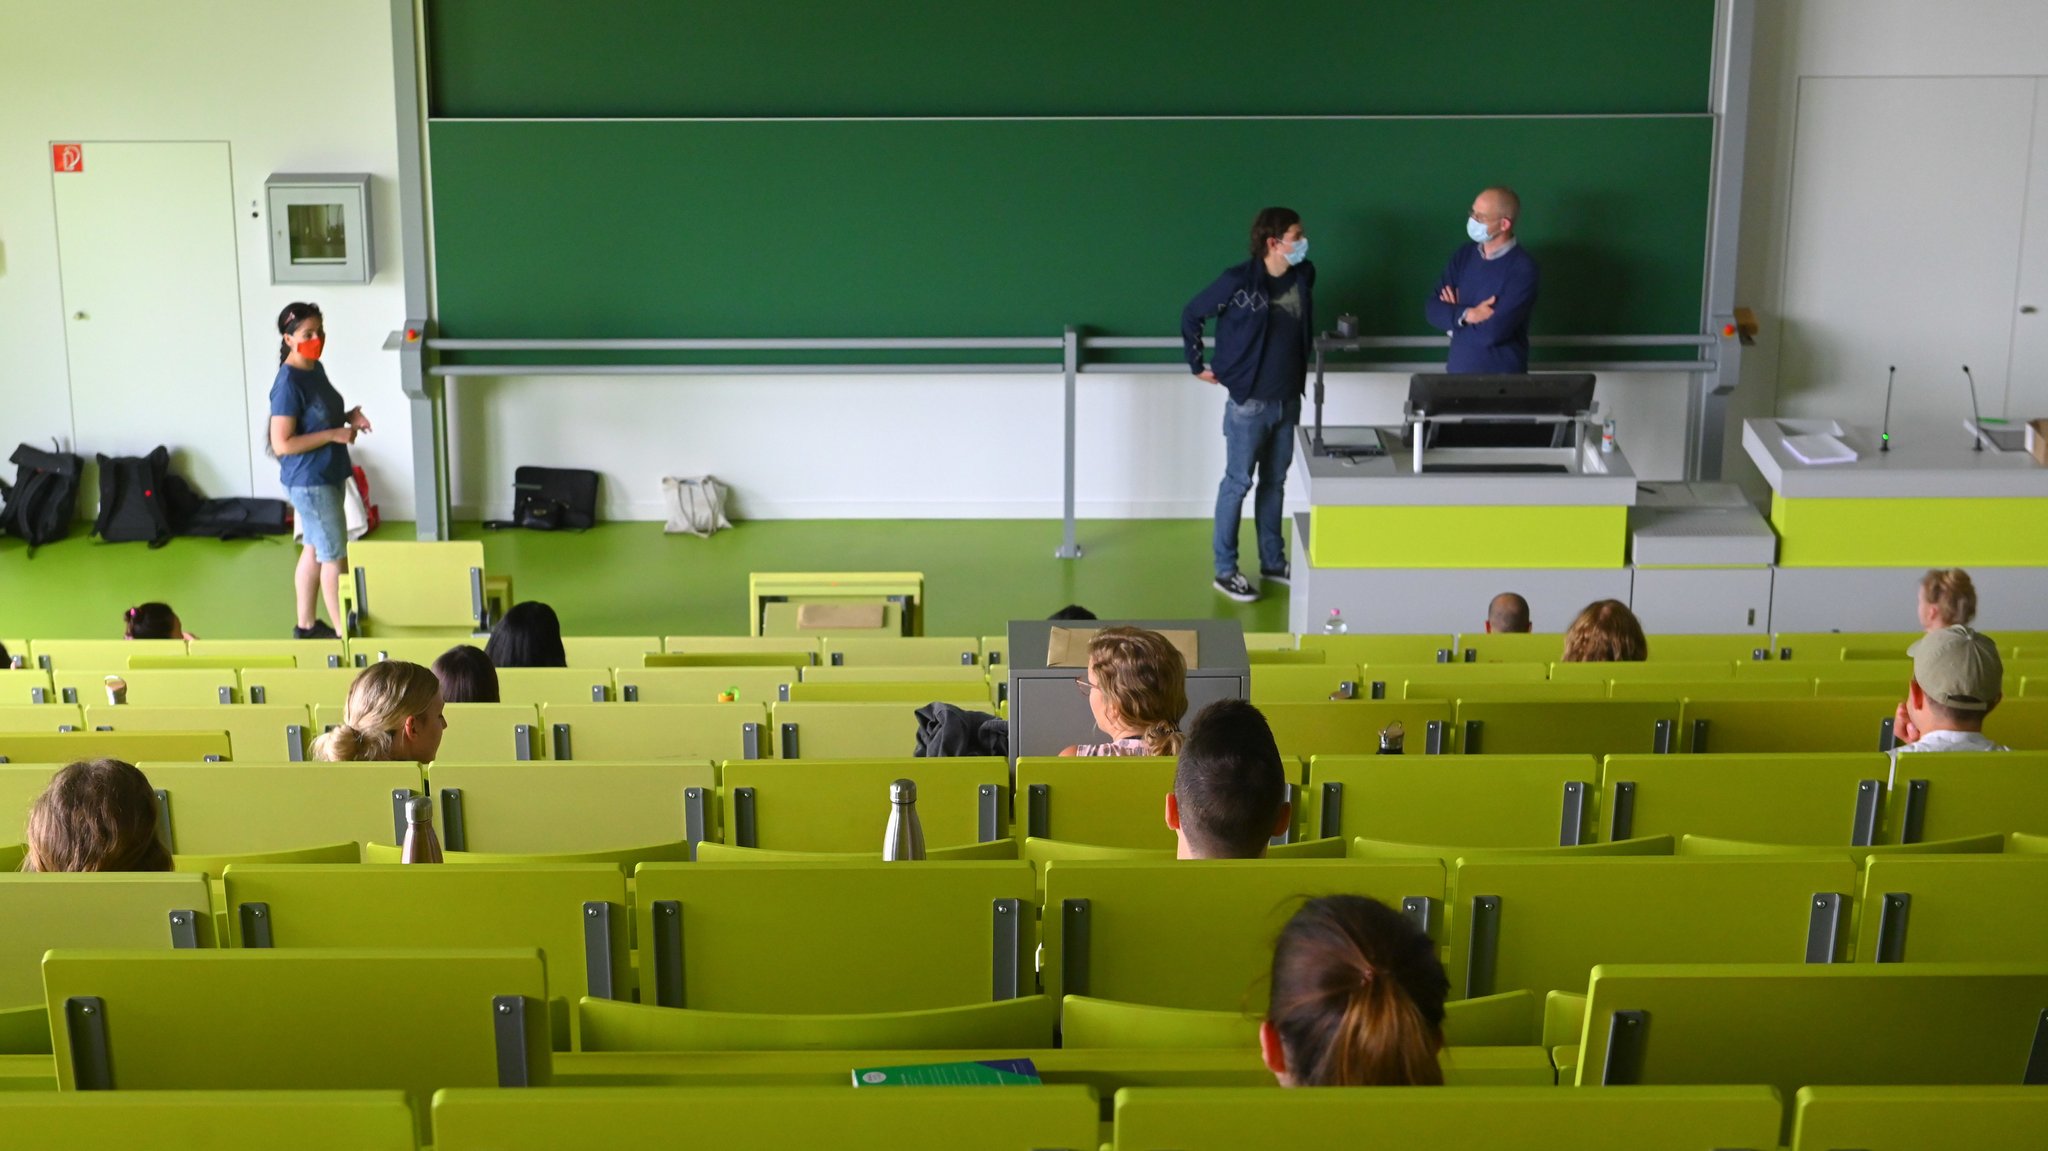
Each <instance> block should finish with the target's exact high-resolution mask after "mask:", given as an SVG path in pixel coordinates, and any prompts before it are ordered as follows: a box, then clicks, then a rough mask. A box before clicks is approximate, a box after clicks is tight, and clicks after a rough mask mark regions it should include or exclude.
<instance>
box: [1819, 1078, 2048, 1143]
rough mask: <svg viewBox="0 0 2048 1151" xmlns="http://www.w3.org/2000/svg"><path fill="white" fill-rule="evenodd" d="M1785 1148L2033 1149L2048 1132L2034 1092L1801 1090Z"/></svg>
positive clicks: (2047, 1095) (2046, 1095)
mask: <svg viewBox="0 0 2048 1151" xmlns="http://www.w3.org/2000/svg"><path fill="white" fill-rule="evenodd" d="M1794 1106H1795V1108H1796V1110H1795V1113H1794V1117H1793V1121H1792V1148H1791V1151H1836V1149H1837V1148H1842V1147H1858V1148H1863V1149H1864V1151H1920V1149H1921V1148H1926V1147H1968V1148H1969V1149H1970V1151H2033V1149H2034V1148H2038V1147H2039V1146H2040V1145H2041V1132H2042V1131H2043V1130H2048V1091H2043V1090H2041V1089H2040V1088H2039V1087H2018V1086H2003V1087H1955V1086H1945V1087H1802V1088H1800V1089H1799V1094H1798V1096H1796V1098H1795V1102H1794Z"/></svg>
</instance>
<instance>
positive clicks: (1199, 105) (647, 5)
mask: <svg viewBox="0 0 2048 1151" xmlns="http://www.w3.org/2000/svg"><path fill="white" fill-rule="evenodd" d="M1714 7H1715V5H1714V0H1524V2H1523V3H1520V4H1482V3H1445V2H1443V0H1434V2H1431V0H1293V2H1291V3H1285V4H1268V5H1261V4H1257V3H1245V2H1244V0H1029V2H1023V3H1020V2H1017V0H1008V2H1004V3H994V2H990V0H884V2H879V3H878V2H876V0H794V2H793V0H717V2H707V0H605V2H603V3H591V2H589V0H428V3H427V6H426V14H427V51H428V69H427V72H428V76H429V87H428V93H429V107H430V110H431V114H432V115H434V116H436V117H457V116H460V117H542V116H584V117H618V116H677V117H709V116H776V117H786V116H1058V115H1253V114H1268V115H1286V116H1305V115H1328V114H1348V115H1393V114H1405V115H1423V114H1427V115H1483V114H1500V113H1530V112H1543V113H1565V112H1570V113H1621V112H1705V111H1707V99H1708V80H1709V72H1710V60H1711V55H1712V50H1713V29H1714Z"/></svg>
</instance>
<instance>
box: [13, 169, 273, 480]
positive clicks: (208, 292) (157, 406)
mask: <svg viewBox="0 0 2048 1151" xmlns="http://www.w3.org/2000/svg"><path fill="white" fill-rule="evenodd" d="M81 148H82V153H81V156H80V159H81V161H82V163H81V165H80V169H79V170H78V171H53V172H52V174H51V176H50V180H51V183H52V184H53V185H54V193H55V198H56V205H57V247H58V266H59V269H60V271H61V273H62V276H63V294H64V329H65V346H66V350H67V352H68V354H69V357H70V365H71V420H72V428H73V434H74V442H75V443H76V445H77V450H78V452H79V453H80V454H81V455H83V456H85V457H86V459H87V461H88V462H90V461H91V460H92V457H93V456H94V454H95V453H97V454H103V455H109V456H129V455H143V454H146V453H148V452H149V451H150V450H151V449H153V448H155V447H156V446H157V445H158V444H163V445H164V446H166V447H168V448H170V449H171V451H172V453H173V454H172V459H173V461H174V467H173V470H175V471H177V472H178V473H179V474H181V475H183V476H184V477H185V478H187V479H188V480H190V481H191V482H192V485H193V486H194V487H195V488H197V489H198V490H199V491H200V492H201V493H202V494H204V495H207V496H232V495H248V494H249V493H250V491H251V487H252V482H253V481H252V477H251V474H250V467H251V455H250V444H251V437H252V435H253V433H252V432H251V431H250V429H251V428H252V426H253V424H252V423H251V413H250V411H249V399H248V387H247V386H246V384H245V382H244V380H243V368H242V351H241V344H242V302H241V284H240V278H239V273H238V271H237V267H236V261H235V231H234V188H233V185H232V182H231V178H230V172H229V168H228V146H227V144H226V143H224V142H197V143H187V142H175V143H130V142H104V141H87V142H85V143H83V144H82V145H81ZM94 491H96V489H94ZM83 506H84V507H97V501H96V496H95V495H92V494H88V496H87V497H86V499H85V501H84V504H83Z"/></svg>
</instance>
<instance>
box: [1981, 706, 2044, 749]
mask: <svg viewBox="0 0 2048 1151" xmlns="http://www.w3.org/2000/svg"><path fill="white" fill-rule="evenodd" d="M1984 734H1985V735H1987V736H1989V737H1991V739H1993V740H1994V741H1996V742H1998V743H2002V744H2004V745H2005V746H2007V747H2010V748H2013V749H2015V750H2017V751H2048V697H2044V696H2040V695H2033V696H2028V697H2026V698H2024V699H2007V700H2005V701H2004V702H2002V703H2000V704H1999V705H1998V706H1997V707H1996V708H1995V709H1993V710H1992V712H1991V714H1990V715H1987V716H1985V717H1984Z"/></svg>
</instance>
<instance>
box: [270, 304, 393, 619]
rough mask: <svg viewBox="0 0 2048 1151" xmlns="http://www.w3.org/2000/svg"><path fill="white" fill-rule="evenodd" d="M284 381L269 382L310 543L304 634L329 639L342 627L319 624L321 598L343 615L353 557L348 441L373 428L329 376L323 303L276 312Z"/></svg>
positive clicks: (277, 437)
mask: <svg viewBox="0 0 2048 1151" xmlns="http://www.w3.org/2000/svg"><path fill="white" fill-rule="evenodd" d="M277 332H278V335H279V337H280V339H279V341H278V348H277V359H278V365H277V380H276V381H275V382H274V383H272V384H271V385H270V451H271V454H273V455H275V456H276V457H277V462H278V467H279V470H280V472H281V474H282V478H283V480H284V489H285V494H286V495H288V496H289V497H290V498H291V501H292V510H293V511H294V512H295V513H297V515H298V518H299V526H300V527H301V528H302V529H303V530H304V533H305V536H306V549H305V550H304V551H303V552H301V553H299V566H298V570H297V572H295V573H294V576H293V587H294V588H295V589H296V591H297V593H298V596H297V599H298V611H299V615H298V624H297V626H296V627H294V628H293V629H292V635H293V637H294V638H297V639H327V638H330V637H332V636H333V635H335V628H334V627H330V626H329V625H327V624H323V623H321V622H320V620H319V617H318V616H317V615H316V614H315V611H314V609H315V603H314V598H315V596H316V595H318V596H319V597H320V598H323V599H325V600H326V601H327V618H328V619H329V620H331V621H333V623H334V624H337V625H338V624H340V623H341V622H342V620H341V569H342V567H343V566H344V564H346V562H347V560H348V519H347V516H346V514H345V512H344V510H343V507H344V506H343V503H342V485H343V484H345V483H348V482H349V480H350V478H351V476H352V475H353V469H352V467H351V465H350V464H349V459H348V445H350V444H352V443H354V442H355V439H356V436H357V435H359V434H361V433H363V432H367V431H369V430H370V420H369V418H368V417H367V416H365V415H363V409H361V408H349V409H347V410H346V411H344V410H343V409H342V399H341V393H340V392H337V391H335V390H334V385H333V384H331V383H329V382H328V381H327V369H326V368H324V367H321V366H320V353H321V351H322V349H323V348H324V347H325V345H326V342H327V325H326V321H325V320H324V319H323V317H322V316H321V315H320V306H319V305H318V304H291V305H289V306H287V307H286V308H285V310H284V311H282V312H279V313H278V316H277Z"/></svg>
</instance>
